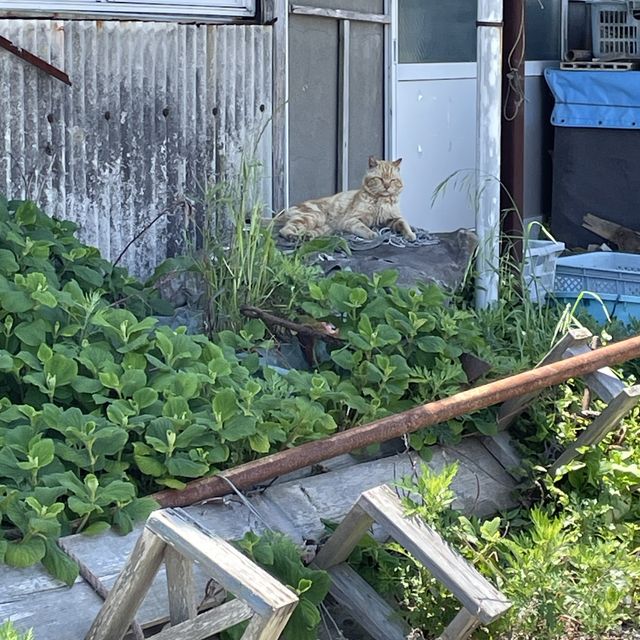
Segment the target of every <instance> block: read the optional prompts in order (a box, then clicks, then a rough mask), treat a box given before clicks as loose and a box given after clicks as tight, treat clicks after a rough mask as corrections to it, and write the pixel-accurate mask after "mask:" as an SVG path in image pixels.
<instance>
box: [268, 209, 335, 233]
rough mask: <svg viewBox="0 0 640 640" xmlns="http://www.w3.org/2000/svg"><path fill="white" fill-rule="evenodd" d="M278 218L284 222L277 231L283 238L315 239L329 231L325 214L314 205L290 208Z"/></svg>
mask: <svg viewBox="0 0 640 640" xmlns="http://www.w3.org/2000/svg"><path fill="white" fill-rule="evenodd" d="M278 217H280V219H281V221H283V222H284V225H283V227H282V228H281V229H280V231H279V233H280V235H281V236H282V237H283V238H317V237H318V236H322V235H325V234H327V233H329V231H330V229H329V227H328V225H327V216H326V214H325V213H324V212H323V211H322V210H321V209H320V207H318V206H316V205H314V204H302V205H298V206H295V207H291V208H290V209H287V210H286V211H283V212H282V214H278Z"/></svg>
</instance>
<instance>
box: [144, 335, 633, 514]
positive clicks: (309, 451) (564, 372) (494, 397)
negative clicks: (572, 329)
mask: <svg viewBox="0 0 640 640" xmlns="http://www.w3.org/2000/svg"><path fill="white" fill-rule="evenodd" d="M638 357H640V336H636V337H635V338H629V339H628V340H624V341H622V342H617V343H614V344H611V345H609V346H607V347H602V348H601V349H598V350H596V351H592V352H590V353H585V354H581V355H578V356H574V357H572V358H567V359H566V360H561V361H559V362H554V363H552V364H548V365H545V366H543V367H538V368H536V369H531V370H530V371H525V372H523V373H518V374H516V375H514V376H510V377H508V378H503V379H502V380H496V381H494V382H489V383H488V384H485V385H483V386H481V387H476V388H474V389H468V390H467V391H462V392H460V393H457V394H455V395H453V396H451V397H449V398H444V399H442V400H436V401H435V402H429V403H427V404H424V405H421V406H418V407H415V408H413V409H409V410H408V411H403V412H402V413H398V414H395V415H392V416H388V417H386V418H382V419H381V420H376V421H375V422H371V423H369V424H365V425H362V426H360V427H354V428H353V429H349V430H348V431H343V432H341V433H337V434H335V435H333V436H330V437H328V438H325V439H324V440H319V441H316V442H308V443H305V444H303V445H300V446H298V447H294V448H292V449H287V450H285V451H281V452H279V453H275V454H272V455H270V456H266V457H265V458H261V459H260V460H255V461H253V462H248V463H246V464H242V465H240V466H238V467H234V468H233V469H228V470H226V471H224V472H222V473H221V474H220V475H221V476H224V478H227V479H228V480H230V481H231V482H232V483H233V484H234V485H235V486H236V487H238V488H240V489H247V488H249V487H252V486H253V485H255V484H258V483H260V482H265V481H266V480H270V479H272V478H275V477H277V476H281V475H284V474H285V473H290V472H291V471H296V470H297V469H302V468H304V467H307V466H309V465H313V464H317V463H319V462H322V461H324V460H328V459H330V458H333V457H335V456H338V455H341V454H344V453H349V452H350V451H354V450H355V449H360V448H362V447H366V446H369V445H371V444H377V443H380V442H384V441H386V440H391V439H392V438H397V437H400V436H402V435H404V434H405V433H412V432H414V431H418V430H419V429H424V428H425V427H429V426H432V425H435V424H439V423H441V422H446V421H447V420H451V419H452V418H457V417H459V416H462V415H465V414H467V413H472V412H473V411H478V410H479V409H484V408H486V407H489V406H491V405H493V404H497V403H500V402H504V401H505V400H508V399H510V398H516V397H518V396H521V395H523V394H525V393H530V392H532V391H539V390H541V389H544V388H545V387H551V386H553V385H556V384H559V383H561V382H565V381H566V380H568V379H569V378H576V377H579V376H582V375H585V374H587V373H592V372H594V371H596V370H598V369H601V368H602V367H606V366H612V365H616V364H620V363H622V362H626V361H627V360H632V359H634V358H638ZM220 475H218V476H211V477H208V478H200V479H199V480H194V481H193V482H190V483H189V484H188V485H187V487H186V488H185V489H183V490H180V491H176V490H166V491H161V492H159V493H156V494H155V495H154V496H153V497H154V498H155V499H156V500H157V501H158V502H159V503H160V505H161V506H163V507H177V506H186V505H189V504H193V503H194V502H199V501H201V500H206V499H208V498H215V497H219V496H223V495H226V494H228V493H230V489H229V484H228V483H227V482H226V481H225V480H224V479H223V478H221V477H220Z"/></svg>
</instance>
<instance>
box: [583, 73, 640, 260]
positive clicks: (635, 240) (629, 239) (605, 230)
mask: <svg viewBox="0 0 640 640" xmlns="http://www.w3.org/2000/svg"><path fill="white" fill-rule="evenodd" d="M598 64H599V65H600V67H599V68H602V63H598ZM588 65H589V63H586V64H585V63H582V64H580V65H578V64H576V67H578V68H579V67H580V66H582V67H583V68H584V67H588ZM609 68H616V67H615V64H614V67H609ZM617 68H620V67H617ZM582 226H583V227H584V228H585V229H588V230H589V231H592V232H593V233H595V234H597V235H599V236H600V237H601V238H605V239H606V240H611V241H612V242H615V243H616V244H617V245H618V249H620V251H628V252H629V253H640V233H638V232H637V231H635V230H634V229H630V228H629V227H624V226H622V225H621V224H617V223H616V222H611V220H605V219H604V218H600V217H598V216H594V215H593V214H592V213H587V215H586V216H584V218H582Z"/></svg>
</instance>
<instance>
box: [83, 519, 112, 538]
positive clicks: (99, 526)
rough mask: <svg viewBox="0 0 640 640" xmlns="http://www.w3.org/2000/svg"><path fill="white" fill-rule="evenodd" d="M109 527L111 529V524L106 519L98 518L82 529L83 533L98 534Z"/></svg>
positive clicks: (86, 534) (88, 534)
mask: <svg viewBox="0 0 640 640" xmlns="http://www.w3.org/2000/svg"><path fill="white" fill-rule="evenodd" d="M108 529H111V525H110V524H109V523H108V522H105V521H104V520H97V521H96V522H93V523H91V524H90V525H89V526H88V527H85V528H84V529H83V530H82V534H83V535H85V536H96V535H98V534H100V533H104V532H105V531H107V530H108Z"/></svg>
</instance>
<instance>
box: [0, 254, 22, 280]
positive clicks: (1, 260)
mask: <svg viewBox="0 0 640 640" xmlns="http://www.w3.org/2000/svg"><path fill="white" fill-rule="evenodd" d="M19 270H20V265H18V263H17V262H16V256H15V255H14V253H13V252H12V251H9V249H0V273H3V274H5V275H9V274H11V273H15V272H16V271H19Z"/></svg>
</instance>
